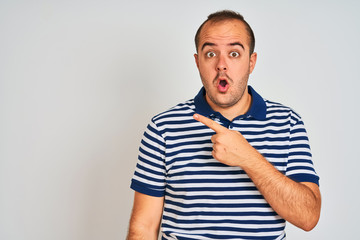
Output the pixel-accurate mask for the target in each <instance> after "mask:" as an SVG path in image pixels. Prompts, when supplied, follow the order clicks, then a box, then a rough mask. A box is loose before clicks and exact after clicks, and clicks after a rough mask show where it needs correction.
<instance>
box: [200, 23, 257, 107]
mask: <svg viewBox="0 0 360 240" xmlns="http://www.w3.org/2000/svg"><path fill="white" fill-rule="evenodd" d="M195 61H196V65H197V67H198V69H199V73H200V77H201V81H202V83H203V85H204V88H205V90H206V99H207V101H208V103H209V105H210V106H211V107H212V108H213V109H214V110H218V109H226V108H230V107H234V106H235V107H237V106H238V105H239V104H241V103H242V101H241V99H243V97H244V95H246V96H247V94H248V93H247V91H245V90H247V82H248V78H249V74H250V73H251V72H252V71H253V69H254V67H255V63H256V53H253V54H252V55H251V56H250V53H249V37H248V34H247V31H246V28H245V25H244V24H243V23H242V22H241V21H239V20H228V21H222V22H218V23H211V22H207V23H206V24H205V25H204V26H203V28H202V30H201V33H200V38H199V47H198V54H195Z"/></svg>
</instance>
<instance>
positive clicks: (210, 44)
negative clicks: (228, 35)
mask: <svg viewBox="0 0 360 240" xmlns="http://www.w3.org/2000/svg"><path fill="white" fill-rule="evenodd" d="M228 45H229V46H240V47H241V48H242V49H244V50H245V48H244V45H242V44H241V43H240V42H233V43H229V44H228ZM206 46H216V44H215V43H211V42H205V43H204V44H203V45H202V46H201V50H204V48H205V47H206Z"/></svg>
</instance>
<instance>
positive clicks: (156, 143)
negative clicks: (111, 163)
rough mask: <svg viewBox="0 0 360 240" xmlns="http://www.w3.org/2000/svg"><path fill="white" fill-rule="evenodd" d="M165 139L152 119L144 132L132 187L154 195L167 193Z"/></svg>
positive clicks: (159, 195) (158, 195)
mask: <svg viewBox="0 0 360 240" xmlns="http://www.w3.org/2000/svg"><path fill="white" fill-rule="evenodd" d="M164 160H165V141H164V138H163V137H162V135H161V132H160V131H159V130H158V128H157V126H156V124H155V123H154V122H153V121H152V122H151V123H150V124H149V125H148V126H147V129H146V130H145V132H144V135H143V138H142V141H141V145H140V148H139V156H138V162H137V165H136V169H135V173H134V175H133V177H132V180H131V186H130V187H131V189H133V190H135V191H137V192H140V193H143V194H146V195H150V196H154V197H162V196H164V195H165V177H166V170H165V161H164Z"/></svg>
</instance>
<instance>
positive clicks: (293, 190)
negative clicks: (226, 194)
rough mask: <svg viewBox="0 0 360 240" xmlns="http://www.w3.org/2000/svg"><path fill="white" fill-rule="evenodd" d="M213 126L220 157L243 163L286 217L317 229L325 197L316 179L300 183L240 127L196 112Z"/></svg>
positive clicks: (216, 154) (230, 162) (234, 163)
mask: <svg viewBox="0 0 360 240" xmlns="http://www.w3.org/2000/svg"><path fill="white" fill-rule="evenodd" d="M194 118H195V119H196V120H198V121H200V122H202V123H203V124H205V125H206V126H208V127H210V128H211V129H213V130H214V131H215V132H216V134H215V135H213V137H212V138H211V141H212V142H213V143H214V145H213V152H212V154H213V156H214V158H215V159H217V160H218V161H220V162H222V163H224V164H226V165H229V166H238V167H241V168H242V169H243V170H244V171H245V172H246V173H247V174H248V176H249V177H250V178H251V180H252V181H253V182H254V184H255V186H256V187H257V188H258V190H259V191H260V193H261V194H262V195H263V196H264V198H265V199H266V201H267V202H268V203H269V204H270V206H271V207H272V208H273V209H274V210H275V211H276V212H277V213H278V214H279V215H280V216H281V217H282V218H284V219H285V220H287V221H289V222H291V223H292V224H294V225H295V226H297V227H299V228H302V229H303V230H306V231H310V230H311V229H313V228H314V227H315V226H316V224H317V222H318V220H319V217H320V208H321V197H320V190H319V187H318V186H317V185H316V184H314V183H308V182H303V183H298V182H295V181H293V180H291V179H290V178H288V177H286V176H285V175H283V174H282V173H281V172H279V171H278V170H277V169H276V168H275V167H274V166H273V165H272V164H271V163H269V162H268V161H267V160H266V159H265V158H264V157H263V156H262V155H261V154H260V153H259V152H258V151H257V150H256V149H255V148H253V147H252V146H251V145H250V144H249V143H248V141H247V140H246V139H245V138H244V137H243V136H242V135H241V133H239V132H237V131H232V130H229V129H227V128H225V127H223V126H221V125H219V124H217V123H216V122H214V121H212V120H210V119H208V118H206V117H203V116H201V115H197V114H196V115H194Z"/></svg>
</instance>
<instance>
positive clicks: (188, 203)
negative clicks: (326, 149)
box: [131, 86, 319, 240]
mask: <svg viewBox="0 0 360 240" xmlns="http://www.w3.org/2000/svg"><path fill="white" fill-rule="evenodd" d="M248 91H249V93H250V94H251V96H252V103H251V106H250V109H249V111H248V112H247V113H246V114H244V115H241V116H238V117H237V118H235V119H233V121H229V120H228V119H226V118H225V117H223V116H222V115H221V114H220V113H219V112H215V111H213V110H212V109H211V107H210V106H209V105H208V103H207V102H206V100H205V90H204V88H202V89H201V90H200V92H199V93H198V95H197V96H196V97H195V98H194V99H191V100H189V101H186V102H184V103H181V104H178V105H177V106H175V107H173V108H171V109H170V110H168V111H165V112H163V113H161V114H159V115H157V116H155V117H154V118H153V119H152V120H151V122H150V124H149V125H148V126H147V129H146V131H145V133H144V136H143V139H142V141H141V145H140V149H139V157H138V163H137V166H136V170H135V173H134V176H133V178H132V182H131V188H132V189H133V190H135V191H137V192H140V193H144V194H147V195H151V196H155V197H165V203H164V212H163V217H162V225H161V231H162V239H227V240H230V239H231V240H234V239H262V240H264V239H285V238H286V235H285V231H284V228H285V220H284V219H282V218H281V217H280V216H279V215H278V214H277V213H276V212H275V211H274V210H273V209H272V208H271V207H270V205H269V204H268V203H267V202H266V200H265V199H264V197H263V196H262V195H261V194H260V192H259V191H258V190H257V188H256V186H255V185H254V183H253V182H252V181H251V179H250V178H249V177H248V176H247V174H246V172H245V171H243V170H242V169H241V168H239V167H231V166H227V165H224V164H222V163H220V162H218V161H217V160H215V159H214V158H213V156H212V154H211V152H212V143H211V140H210V138H211V136H212V135H213V134H214V133H215V132H214V131H213V130H211V129H210V128H208V127H207V126H205V125H204V124H202V123H200V122H198V121H196V120H194V119H193V114H194V113H199V114H201V115H204V116H206V117H209V118H211V119H213V120H214V121H216V122H218V123H220V124H221V125H223V126H225V127H227V128H229V129H232V130H235V131H239V132H240V133H241V134H242V135H243V136H244V137H245V138H246V139H247V141H248V142H249V143H250V144H251V145H252V146H253V147H254V148H255V149H257V150H258V151H259V152H260V153H261V154H262V155H263V156H264V157H265V158H266V159H267V160H268V161H269V162H270V163H272V164H273V165H274V166H275V167H276V168H277V169H278V170H279V171H280V172H282V173H283V174H285V175H286V176H288V177H289V178H291V179H293V180H295V181H297V182H313V183H316V184H318V182H319V177H318V176H317V174H316V172H315V170H314V167H313V163H312V160H311V153H310V147H309V142H308V137H307V134H306V131H305V128H304V124H303V122H302V120H301V118H300V116H299V115H298V114H296V113H295V112H294V111H293V110H292V109H290V108H288V107H286V106H284V105H282V104H279V103H275V102H271V101H268V100H264V99H263V98H262V97H261V96H260V95H259V94H258V93H256V91H255V90H254V89H253V88H252V87H250V86H249V87H248Z"/></svg>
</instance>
